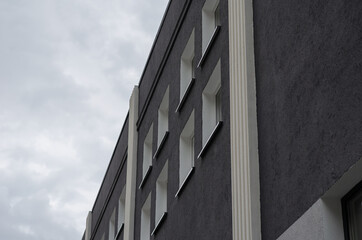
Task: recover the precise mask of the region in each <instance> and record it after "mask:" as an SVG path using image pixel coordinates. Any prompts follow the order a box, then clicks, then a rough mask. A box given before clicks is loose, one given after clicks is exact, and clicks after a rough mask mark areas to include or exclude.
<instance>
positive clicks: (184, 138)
mask: <svg viewBox="0 0 362 240" xmlns="http://www.w3.org/2000/svg"><path fill="white" fill-rule="evenodd" d="M194 129H195V113H194V111H192V113H191V115H190V117H189V119H188V120H187V123H186V124H185V127H184V129H183V130H182V132H181V136H180V151H179V152H180V170H179V190H178V191H177V193H176V196H178V195H179V194H180V193H181V191H182V189H183V188H184V186H185V184H186V182H187V181H188V179H189V177H190V176H191V174H192V172H193V169H194V158H195V150H194V149H195V137H194Z"/></svg>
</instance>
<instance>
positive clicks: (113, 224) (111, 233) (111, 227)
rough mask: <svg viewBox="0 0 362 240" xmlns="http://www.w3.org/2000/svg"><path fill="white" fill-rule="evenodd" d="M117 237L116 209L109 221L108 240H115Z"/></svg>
mask: <svg viewBox="0 0 362 240" xmlns="http://www.w3.org/2000/svg"><path fill="white" fill-rule="evenodd" d="M115 236H116V209H114V210H113V213H112V215H111V219H110V220H109V234H108V239H109V240H113V239H114V237H115Z"/></svg>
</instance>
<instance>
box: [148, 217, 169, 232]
mask: <svg viewBox="0 0 362 240" xmlns="http://www.w3.org/2000/svg"><path fill="white" fill-rule="evenodd" d="M166 217H167V212H164V213H163V214H162V216H161V217H160V219H159V220H158V222H157V224H156V226H155V228H154V229H153V231H152V233H151V236H154V235H156V233H157V231H158V230H159V229H160V227H161V225H162V224H163V222H164V221H165V219H166Z"/></svg>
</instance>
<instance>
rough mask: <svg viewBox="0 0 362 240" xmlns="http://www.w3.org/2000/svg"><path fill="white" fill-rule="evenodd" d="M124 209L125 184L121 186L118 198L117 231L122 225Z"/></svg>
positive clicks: (120, 229)
mask: <svg viewBox="0 0 362 240" xmlns="http://www.w3.org/2000/svg"><path fill="white" fill-rule="evenodd" d="M125 209H126V186H124V187H123V190H122V193H121V196H120V197H119V200H118V222H117V223H118V225H117V227H118V230H117V231H118V232H120V231H122V229H123V227H124V214H125Z"/></svg>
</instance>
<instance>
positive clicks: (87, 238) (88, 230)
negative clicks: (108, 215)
mask: <svg viewBox="0 0 362 240" xmlns="http://www.w3.org/2000/svg"><path fill="white" fill-rule="evenodd" d="M85 226H86V227H85V240H90V238H91V236H92V232H91V230H92V212H91V211H89V212H88V215H87V221H86V225H85Z"/></svg>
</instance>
